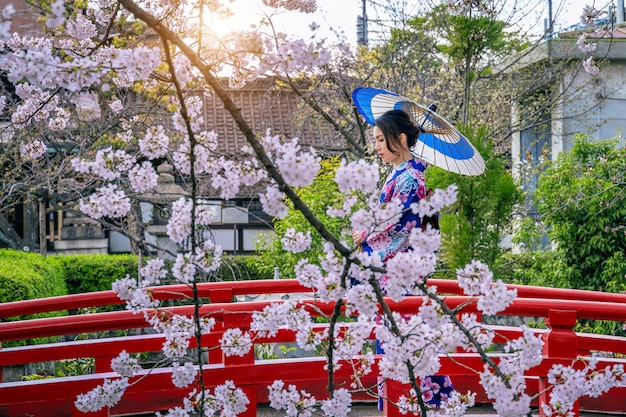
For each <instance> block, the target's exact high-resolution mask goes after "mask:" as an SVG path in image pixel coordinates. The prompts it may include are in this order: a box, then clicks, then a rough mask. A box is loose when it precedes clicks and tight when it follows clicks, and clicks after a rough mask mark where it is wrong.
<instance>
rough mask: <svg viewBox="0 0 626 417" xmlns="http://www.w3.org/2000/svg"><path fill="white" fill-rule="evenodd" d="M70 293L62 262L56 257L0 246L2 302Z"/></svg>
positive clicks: (0, 293)
mask: <svg viewBox="0 0 626 417" xmlns="http://www.w3.org/2000/svg"><path fill="white" fill-rule="evenodd" d="M67 293H68V292H67V286H66V283H65V274H64V270H63V265H62V264H61V263H60V262H59V260H58V259H57V258H56V257H48V258H44V257H43V256H40V255H38V254H35V253H29V252H20V251H14V250H10V249H0V302H2V303H6V302H10V301H21V300H30V299H34V298H45V297H53V296H57V295H66V294H67Z"/></svg>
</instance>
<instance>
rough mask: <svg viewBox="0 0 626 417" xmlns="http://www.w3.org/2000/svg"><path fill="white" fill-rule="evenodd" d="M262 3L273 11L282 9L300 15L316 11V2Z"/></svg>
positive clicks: (275, 0)
mask: <svg viewBox="0 0 626 417" xmlns="http://www.w3.org/2000/svg"><path fill="white" fill-rule="evenodd" d="M263 3H264V4H265V5H267V6H269V7H273V8H275V9H278V8H279V7H283V8H285V9H286V10H296V11H300V12H302V13H313V12H315V10H317V1H316V0H263Z"/></svg>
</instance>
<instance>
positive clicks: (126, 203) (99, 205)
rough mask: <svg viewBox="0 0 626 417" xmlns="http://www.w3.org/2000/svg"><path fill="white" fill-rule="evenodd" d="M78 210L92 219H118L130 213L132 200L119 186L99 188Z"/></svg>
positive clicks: (79, 205)
mask: <svg viewBox="0 0 626 417" xmlns="http://www.w3.org/2000/svg"><path fill="white" fill-rule="evenodd" d="M78 208H79V210H80V211H82V212H83V213H85V214H86V215H88V216H89V217H91V218H92V219H96V220H97V219H100V218H102V217H110V218H113V219H118V218H121V217H124V216H126V214H127V213H128V212H129V211H130V199H129V198H128V197H126V194H125V193H124V191H123V190H121V189H119V188H118V186H117V185H115V184H111V185H106V186H104V187H100V188H98V189H97V190H96V192H95V193H93V194H91V195H90V196H89V197H87V198H86V199H82V200H81V201H80V203H79V204H78Z"/></svg>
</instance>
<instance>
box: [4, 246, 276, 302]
mask: <svg viewBox="0 0 626 417" xmlns="http://www.w3.org/2000/svg"><path fill="white" fill-rule="evenodd" d="M137 262H138V261H137V256H135V255H60V256H48V257H43V256H40V255H38V254H35V253H28V252H21V251H14V250H11V249H3V250H0V302H8V301H20V300H28V299H33V298H44V297H52V296H56V295H65V294H80V293H86V292H94V291H106V290H110V289H111V285H112V284H113V282H114V281H115V280H117V279H120V278H124V277H125V276H126V275H130V276H133V277H136V276H137ZM171 264H172V263H171V262H167V267H168V268H169V267H171ZM258 265H259V261H258V257H257V256H224V257H223V259H222V265H221V267H220V268H219V269H218V270H217V271H216V272H214V273H213V274H212V275H211V276H210V277H209V279H210V280H211V281H241V280H257V279H271V278H272V277H273V273H268V272H263V271H262V270H259V268H258Z"/></svg>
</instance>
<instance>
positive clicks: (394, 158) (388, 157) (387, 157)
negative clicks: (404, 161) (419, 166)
mask: <svg viewBox="0 0 626 417" xmlns="http://www.w3.org/2000/svg"><path fill="white" fill-rule="evenodd" d="M373 134H374V150H375V151H376V153H377V154H378V157H379V158H380V159H381V160H382V161H383V162H384V163H386V164H393V165H398V164H397V162H398V161H400V155H398V154H395V153H393V152H391V150H389V148H388V147H387V140H386V139H385V135H383V132H382V131H381V130H380V129H379V128H378V126H374V131H373Z"/></svg>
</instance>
